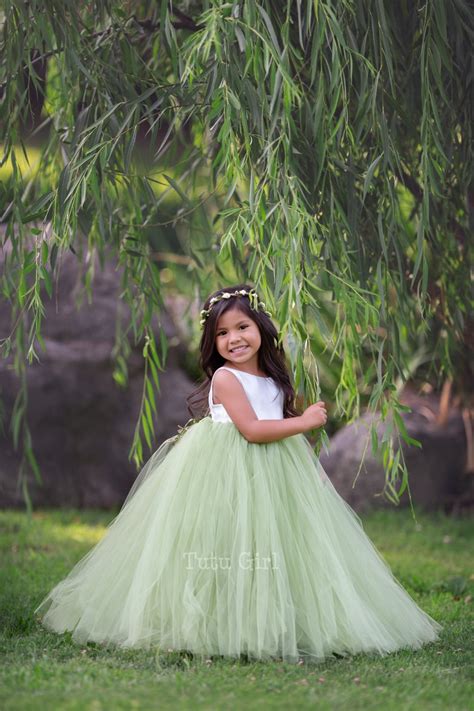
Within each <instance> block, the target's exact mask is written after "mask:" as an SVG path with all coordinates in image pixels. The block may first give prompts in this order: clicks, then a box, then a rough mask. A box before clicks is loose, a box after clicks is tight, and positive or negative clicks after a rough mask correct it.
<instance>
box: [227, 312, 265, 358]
mask: <svg viewBox="0 0 474 711" xmlns="http://www.w3.org/2000/svg"><path fill="white" fill-rule="evenodd" d="M215 343H216V348H217V352H218V353H219V355H220V356H222V358H224V360H226V361H228V362H229V363H235V365H243V364H244V363H245V364H246V365H250V366H252V367H255V368H257V367H258V356H257V353H258V350H259V348H260V345H261V343H262V339H261V336H260V331H259V329H258V326H257V324H256V323H255V321H252V319H251V318H249V317H248V316H247V315H246V314H244V313H243V311H240V310H239V309H237V308H233V309H228V310H227V311H226V312H225V313H223V314H222V316H220V317H219V319H218V321H217V329H216V341H215Z"/></svg>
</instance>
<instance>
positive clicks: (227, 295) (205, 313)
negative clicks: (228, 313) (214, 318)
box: [199, 289, 272, 326]
mask: <svg viewBox="0 0 474 711" xmlns="http://www.w3.org/2000/svg"><path fill="white" fill-rule="evenodd" d="M233 296H248V297H249V301H250V302H251V305H252V304H253V306H252V308H255V309H258V307H259V306H260V307H261V308H262V309H263V310H264V311H265V313H266V314H267V316H269V317H270V318H272V314H271V313H270V311H266V310H265V308H266V307H265V304H264V302H263V301H259V300H258V295H257V292H256V291H255V289H250V291H246V290H245V289H240V291H234V292H229V291H224V292H223V293H221V294H218V295H217V296H213V297H212V299H210V301H209V308H208V309H202V310H201V313H200V316H202V318H201V320H200V321H199V323H200V325H201V326H204V324H205V323H206V320H207V317H208V316H209V314H210V313H211V311H212V307H213V306H214V304H215V303H217V302H218V301H221V300H222V299H226V300H227V299H231V298H232V297H233Z"/></svg>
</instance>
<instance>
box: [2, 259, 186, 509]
mask: <svg viewBox="0 0 474 711" xmlns="http://www.w3.org/2000/svg"><path fill="white" fill-rule="evenodd" d="M79 276H80V275H79V273H78V261H77V258H76V257H74V256H73V255H72V254H70V255H67V256H66V257H65V258H64V259H63V263H62V265H61V272H60V280H59V288H58V292H57V296H56V294H54V295H53V299H52V300H51V301H47V302H46V319H45V321H44V328H43V333H44V339H45V343H46V353H43V352H42V351H41V350H40V349H38V353H39V355H40V359H41V362H40V363H36V362H35V363H33V364H32V365H31V366H29V367H28V370H27V374H28V375H27V377H28V421H29V425H30V429H31V433H32V437H33V444H34V451H35V453H36V456H37V459H38V463H39V466H40V468H41V473H42V477H43V485H42V486H39V485H38V484H37V483H36V482H35V481H34V480H33V478H32V477H31V476H30V477H29V487H30V491H31V494H32V499H33V503H34V504H35V505H37V506H57V505H67V506H78V507H87V506H96V507H110V506H118V505H120V504H121V503H122V501H123V499H124V497H125V495H126V493H127V491H128V489H129V488H130V485H131V484H132V482H133V480H134V478H135V476H136V473H137V472H136V468H135V465H134V464H133V463H131V462H129V460H128V452H129V450H130V446H131V442H132V438H133V431H134V427H135V423H136V419H137V415H138V411H139V406H140V399H141V394H142V384H143V359H142V355H141V349H139V348H138V349H135V350H133V352H132V354H131V357H130V361H129V385H128V387H127V389H122V388H119V387H118V386H117V385H116V384H115V381H114V380H113V378H112V372H113V362H112V357H111V352H112V348H113V345H114V334H115V322H116V310H117V308H122V309H123V310H124V318H125V319H126V318H127V314H126V309H125V306H124V304H123V303H122V302H121V301H120V298H119V294H120V283H119V282H120V274H119V272H117V271H116V266H115V265H114V264H113V263H112V262H111V261H107V262H106V264H105V267H104V270H103V271H102V270H101V269H100V268H99V267H98V266H97V270H96V276H95V280H94V285H93V301H92V304H88V303H87V301H86V302H85V303H83V304H82V306H81V308H80V309H79V310H78V309H77V307H76V305H75V301H76V298H75V297H76V294H77V293H78V290H79V289H80V283H79V281H78V279H79ZM0 323H1V324H2V334H1V335H2V336H4V335H5V333H6V332H8V325H9V311H8V306H7V305H6V304H5V303H4V302H3V303H0ZM125 323H126V320H125ZM163 326H164V328H165V332H166V334H167V336H168V338H169V339H171V347H170V351H169V355H168V360H167V364H166V371H165V372H163V373H161V376H160V385H161V395H160V397H159V398H158V400H157V407H158V411H159V421H158V423H157V427H156V430H157V437H156V440H155V443H154V444H155V446H158V445H159V444H160V443H161V441H162V440H163V439H165V438H166V437H169V436H171V435H173V434H175V433H176V431H177V427H178V425H182V424H184V423H185V422H186V421H187V420H188V419H189V414H188V411H187V408H186V402H185V400H186V397H187V395H189V393H190V392H191V390H192V389H193V384H192V382H191V381H190V379H189V378H188V377H187V376H186V374H185V373H184V371H183V369H182V367H181V366H180V363H182V361H183V354H184V350H185V347H184V345H183V344H182V343H181V342H180V339H179V335H178V334H177V333H176V331H175V328H174V326H173V323H172V321H171V319H170V318H168V317H167V316H166V314H164V316H163ZM17 387H18V382H17V378H16V376H15V374H14V372H13V369H12V366H11V362H9V361H1V360H0V388H1V392H0V397H1V400H2V402H3V405H4V407H5V418H4V423H5V425H6V426H5V433H4V435H3V436H2V435H1V434H0V506H3V507H5V506H21V505H23V496H22V492H21V491H20V490H19V489H18V486H17V479H18V476H17V473H18V465H19V455H18V453H17V452H15V451H14V449H13V445H12V441H11V437H10V435H9V432H8V423H9V420H10V415H11V411H12V407H13V402H14V399H15V395H16V392H17ZM146 456H148V455H147V450H145V457H146Z"/></svg>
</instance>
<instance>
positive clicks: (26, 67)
mask: <svg viewBox="0 0 474 711" xmlns="http://www.w3.org/2000/svg"><path fill="white" fill-rule="evenodd" d="M473 35H474V22H473V11H472V8H471V6H470V4H469V3H468V2H467V1H466V0H450V1H449V2H445V0H432V2H428V3H422V2H419V1H416V2H412V3H392V2H385V1H384V0H373V1H372V2H363V0H344V1H342V2H341V1H339V2H334V0H319V1H318V2H310V1H309V0H308V1H307V2H300V1H298V2H292V1H291V0H288V1H287V2H281V3H272V2H270V0H261V2H245V3H238V2H233V3H220V2H215V1H214V0H204V2H196V1H194V0H187V1H186V2H184V0H183V2H174V3H168V2H164V1H163V0H161V1H160V2H149V0H143V1H141V2H137V3H134V5H133V12H132V10H131V9H130V5H129V3H126V2H123V0H114V1H113V2H103V0H96V1H95V2H93V3H86V4H84V3H73V2H71V1H70V0H68V1H67V2H64V1H61V2H59V0H43V1H42V2H38V0H33V1H32V2H28V3H24V2H21V1H20V0H7V1H6V2H5V3H4V15H3V18H2V37H1V52H0V55H1V62H0V83H1V86H2V91H3V95H2V98H1V101H0V110H1V115H0V126H1V129H0V131H1V133H0V141H2V143H3V158H2V159H1V160H2V163H5V164H7V163H8V165H9V169H10V173H9V178H8V181H7V183H6V185H5V186H4V188H3V191H2V193H1V196H0V197H1V199H2V204H1V205H0V213H1V214H2V220H3V222H4V224H5V235H4V237H3V243H4V254H5V261H4V271H3V275H2V279H1V288H2V295H3V297H4V298H5V299H7V300H8V301H9V302H10V303H11V307H12V319H13V320H12V329H11V335H10V336H7V337H6V338H4V339H3V341H2V344H1V345H2V350H3V353H4V355H8V354H10V353H12V352H13V353H14V358H15V367H16V369H17V372H18V373H19V375H20V376H22V377H23V378H24V360H25V356H26V358H27V360H29V361H30V362H31V361H32V360H33V359H34V358H35V357H37V352H36V349H37V348H38V344H39V346H41V324H42V319H43V317H44V303H43V301H44V299H45V298H48V297H50V296H51V292H52V287H53V283H54V279H55V276H56V273H57V260H58V255H60V254H61V253H63V252H64V251H67V250H72V251H73V252H74V254H76V255H77V258H78V260H79V262H80V264H81V265H82V269H83V281H84V288H85V290H86V292H88V293H90V287H91V283H92V280H93V274H94V268H95V262H96V257H97V258H98V259H99V260H102V261H103V260H104V259H106V258H111V257H112V258H115V259H117V260H118V262H119V265H120V268H121V273H122V280H123V299H124V300H125V301H126V302H127V303H128V304H129V306H130V308H131V314H132V316H131V322H130V324H129V326H128V327H126V328H125V329H121V330H120V332H119V335H118V340H117V345H116V349H115V354H116V358H117V360H116V362H117V367H116V371H115V379H116V381H117V382H118V383H119V384H122V385H124V384H125V383H126V358H127V353H128V352H129V343H128V342H129V339H132V338H133V340H134V342H136V343H145V349H144V357H145V361H146V368H147V371H146V375H145V383H144V390H143V393H144V395H143V398H142V408H141V411H140V413H139V417H138V422H137V429H136V432H135V437H134V441H133V445H132V452H131V456H133V457H134V459H135V461H136V463H137V465H139V464H140V462H141V461H142V458H143V446H142V437H143V438H144V440H145V442H146V443H147V444H148V446H151V445H150V442H151V438H152V432H153V422H152V413H153V410H154V408H153V404H154V399H153V391H154V389H155V388H156V387H157V384H158V378H157V373H156V372H155V371H156V370H160V368H162V367H163V364H164V361H165V358H166V341H165V339H164V338H160V339H159V340H158V342H156V340H155V335H154V334H155V333H156V329H154V328H152V323H153V319H154V317H157V318H158V328H159V314H160V312H161V310H162V308H163V295H164V292H165V288H166V287H165V285H164V284H163V283H161V281H160V269H159V268H158V265H159V264H161V266H163V265H166V266H167V267H170V268H172V269H173V270H175V272H176V273H178V272H180V273H181V276H180V277H179V278H180V279H181V284H182V286H183V289H185V290H187V293H188V294H189V295H190V297H193V298H194V299H195V298H196V294H198V295H199V298H198V301H199V300H200V299H201V298H202V297H203V296H204V295H206V294H207V292H208V291H209V290H210V289H213V288H215V287H216V286H217V285H218V284H222V283H226V282H231V281H233V280H234V279H239V280H240V279H245V280H251V281H253V282H254V283H255V285H256V287H257V289H258V290H259V292H260V295H261V297H262V298H263V300H264V301H265V302H266V303H267V304H268V305H269V307H270V309H271V311H272V312H273V313H274V314H276V315H277V320H278V322H279V325H280V329H281V333H282V335H283V336H284V337H285V338H286V340H287V344H288V349H289V353H290V359H291V366H292V370H293V374H294V378H295V383H296V387H297V389H298V390H299V391H301V392H303V393H304V394H305V396H306V397H307V398H308V399H310V400H311V399H314V398H317V397H319V378H318V368H317V365H316V360H317V358H319V356H320V355H321V352H322V350H323V349H324V346H322V345H321V339H320V337H319V336H318V331H321V330H322V329H324V331H327V330H328V322H327V319H326V315H327V313H328V311H330V310H331V309H332V310H333V319H332V324H331V325H330V326H329V333H328V340H327V343H326V346H327V347H328V348H329V349H330V351H331V352H332V355H331V358H334V359H335V360H336V361H337V362H338V363H339V370H338V376H337V383H336V387H335V400H336V404H337V407H338V414H339V415H343V416H345V417H347V418H348V419H354V418H355V417H357V416H358V414H359V412H360V404H361V399H360V398H361V393H364V395H366V396H367V398H368V405H369V406H370V408H371V409H373V410H378V411H380V413H381V416H382V418H383V419H385V420H386V421H387V422H389V423H390V424H389V430H388V431H389V435H388V436H387V437H386V438H385V439H384V440H382V441H381V442H378V443H375V441H374V438H373V439H372V444H373V447H374V448H376V449H378V450H379V451H380V455H381V457H382V459H383V461H384V464H385V467H386V472H387V487H386V494H387V496H388V497H389V498H391V499H392V500H394V501H397V500H398V496H399V494H400V493H401V491H403V490H404V489H405V488H406V487H407V485H408V473H407V470H406V466H405V463H404V460H403V454H402V452H401V449H400V447H399V441H400V438H401V439H403V440H405V441H407V442H408V439H407V436H406V432H405V431H404V428H403V426H402V420H401V416H400V413H401V412H402V411H403V408H402V407H401V405H400V403H399V402H398V391H399V385H400V383H403V382H405V381H406V380H407V378H408V377H410V375H412V373H413V371H414V370H416V368H417V367H418V366H419V364H420V362H422V363H424V368H425V375H426V377H427V378H430V379H432V380H434V382H435V384H437V383H439V382H440V381H441V380H442V379H443V378H445V377H446V376H450V377H453V378H454V380H455V381H456V383H458V384H459V387H460V388H466V387H467V384H468V382H469V365H468V358H467V355H466V352H465V348H464V346H465V343H466V341H467V334H468V333H469V331H470V328H472V316H471V315H470V314H471V312H470V308H469V305H470V303H471V301H470V299H471V295H470V292H469V260H468V234H469V232H468V230H469V226H471V227H472V219H473V218H472V204H473V199H472V182H471V181H472V168H473V166H472V126H473V125H474V124H473V120H472V106H473V101H472V86H473V83H472V53H471V47H472V42H473V38H474V37H473ZM43 100H44V103H42V102H43ZM32 102H33V103H34V102H36V105H37V104H38V103H40V104H41V103H42V119H43V124H44V125H43V129H42V130H43V133H44V135H45V136H46V139H45V142H44V144H43V145H42V148H41V155H40V158H39V162H38V165H37V166H36V168H35V169H33V168H31V169H30V170H29V171H28V170H25V168H24V167H22V159H23V157H25V158H26V160H28V155H29V151H28V147H27V146H26V145H25V141H26V140H27V132H26V130H25V124H27V121H28V116H29V114H30V110H31V105H32ZM139 145H141V146H143V145H146V160H144V159H140V155H139V148H138V146H139ZM170 230H172V232H173V238H172V241H173V243H174V248H173V249H171V250H170V249H168V246H169V238H170ZM157 255H159V256H157ZM173 256H174V257H175V259H173V258H172V257H173ZM176 257H178V260H176ZM333 305H334V306H333ZM426 350H427V351H429V352H430V354H431V357H430V358H429V359H428V358H426V356H425V355H423V354H424V353H426ZM426 363H427V365H426ZM471 390H472V383H471ZM25 397H26V396H25V393H24V392H23V394H20V395H19V400H18V403H17V405H16V409H15V413H14V416H13V420H12V423H13V430H14V436H15V437H16V439H17V440H18V441H20V442H23V446H24V450H25V452H26V453H27V452H28V451H29V452H30V454H29V455H28V454H25V457H26V459H25V466H26V464H27V463H29V465H30V467H32V468H33V470H34V469H35V468H34V466H33V464H32V461H33V460H32V450H31V447H30V449H29V450H28V441H29V440H28V437H29V438H30V440H31V436H30V435H29V430H28V426H27V417H26V400H25ZM30 444H31V442H30Z"/></svg>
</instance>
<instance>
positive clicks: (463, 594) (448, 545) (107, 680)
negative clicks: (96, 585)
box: [0, 510, 474, 711]
mask: <svg viewBox="0 0 474 711" xmlns="http://www.w3.org/2000/svg"><path fill="white" fill-rule="evenodd" d="M111 518H112V515H111V514H110V513H104V512H97V511H81V512H77V511H52V512H50V511H48V512H42V511H40V512H37V513H35V514H33V517H32V519H31V520H30V521H29V520H28V519H27V517H26V515H25V514H23V513H21V512H10V511H6V512H0V532H1V537H0V541H1V547H0V551H1V569H2V575H1V582H0V620H1V638H0V646H1V657H0V705H1V708H2V709H3V710H4V711H8V710H9V709H21V710H22V711H28V709H40V708H41V709H44V710H45V711H50V710H51V709H90V710H91V711H101V710H102V709H104V710H105V709H107V710H108V709H113V710H114V711H115V709H154V708H160V709H162V708H165V709H166V708H169V709H172V708H173V709H175V708H178V709H180V710H181V709H188V708H189V709H191V708H192V709H195V708H198V709H234V708H237V709H267V708H272V709H273V708H275V709H287V708H290V709H292V708H303V709H304V708H314V707H316V708H317V709H318V711H319V710H324V709H331V711H332V710H333V709H344V710H345V709H349V708H350V709H364V711H366V710H369V709H383V711H390V710H391V709H394V710H395V709H396V710H397V711H400V710H405V709H429V710H430V711H431V710H432V709H449V710H450V711H451V710H454V709H456V710H458V709H462V710H463V711H464V710H466V711H467V710H468V709H473V708H474V702H473V699H474V684H473V683H472V671H473V658H472V649H473V634H472V618H473V614H472V602H471V596H472V590H473V587H474V561H473V557H472V543H473V539H474V536H473V532H474V522H473V521H472V520H469V519H467V518H464V519H451V518H449V517H446V516H444V515H442V514H437V515H432V516H428V515H422V514H418V517H417V524H415V522H414V521H413V519H412V517H411V515H410V513H409V512H406V511H398V510H393V511H389V512H378V513H375V514H372V515H370V516H365V517H363V523H364V528H365V530H366V532H367V533H368V535H369V536H370V537H371V539H372V540H373V542H374V543H375V545H376V546H377V547H378V549H379V550H380V552H381V553H382V554H383V555H384V557H385V558H386V560H387V561H388V563H389V564H390V565H391V567H392V570H393V572H394V574H395V575H396V577H397V578H398V579H399V580H400V582H401V583H402V584H403V585H404V587H405V588H406V589H407V590H408V592H409V593H410V594H411V595H412V596H413V597H414V598H415V600H416V601H417V602H418V604H419V605H420V606H421V607H422V608H423V609H424V610H425V611H426V612H428V613H429V614H430V615H431V616H432V617H434V618H435V619H436V620H438V621H439V622H440V623H441V624H442V625H443V626H444V630H443V632H442V636H441V640H440V641H439V642H437V643H435V644H431V645H428V646H426V647H424V648H422V649H421V650H418V651H408V650H404V651H400V652H397V653H395V654H391V655H388V656H387V657H379V656H377V655H363V654H360V655H355V656H353V657H349V658H345V659H331V660H328V661H323V662H320V663H318V664H317V665H315V664H312V665H309V664H305V665H303V666H297V665H291V664H285V663H282V662H279V661H274V662H271V663H254V662H246V661H244V660H241V661H235V660H231V659H228V660H220V659H216V660H213V661H211V662H209V663H202V662H200V661H199V660H193V659H191V658H188V657H186V656H185V655H180V654H178V653H176V652H174V653H161V654H159V655H158V656H157V655H156V654H155V653H154V652H150V651H130V650H128V651H123V650H122V651H121V650H111V649H106V648H103V647H100V646H97V645H93V644H89V645H87V646H81V645H77V644H75V643H74V642H72V640H71V638H70V635H62V636H59V635H55V634H52V633H49V632H47V631H45V630H43V628H42V627H41V626H40V625H39V624H38V623H37V621H36V620H35V618H34V616H33V610H34V608H35V607H36V605H37V604H38V603H39V602H40V600H41V599H42V598H43V596H44V595H46V593H47V592H48V591H49V590H50V588H51V587H52V586H53V585H54V584H55V583H56V582H57V581H59V580H60V579H61V578H62V577H64V576H65V574H66V573H67V572H69V570H70V568H71V567H72V565H73V564H74V563H75V562H76V561H77V560H78V559H79V558H80V557H81V556H82V555H83V554H84V553H86V552H87V550H88V549H89V548H90V547H91V546H92V545H93V544H94V543H96V542H97V541H98V540H99V538H100V537H101V536H102V535H103V533H104V530H105V526H106V525H107V523H108V522H109V521H110V519H111Z"/></svg>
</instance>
